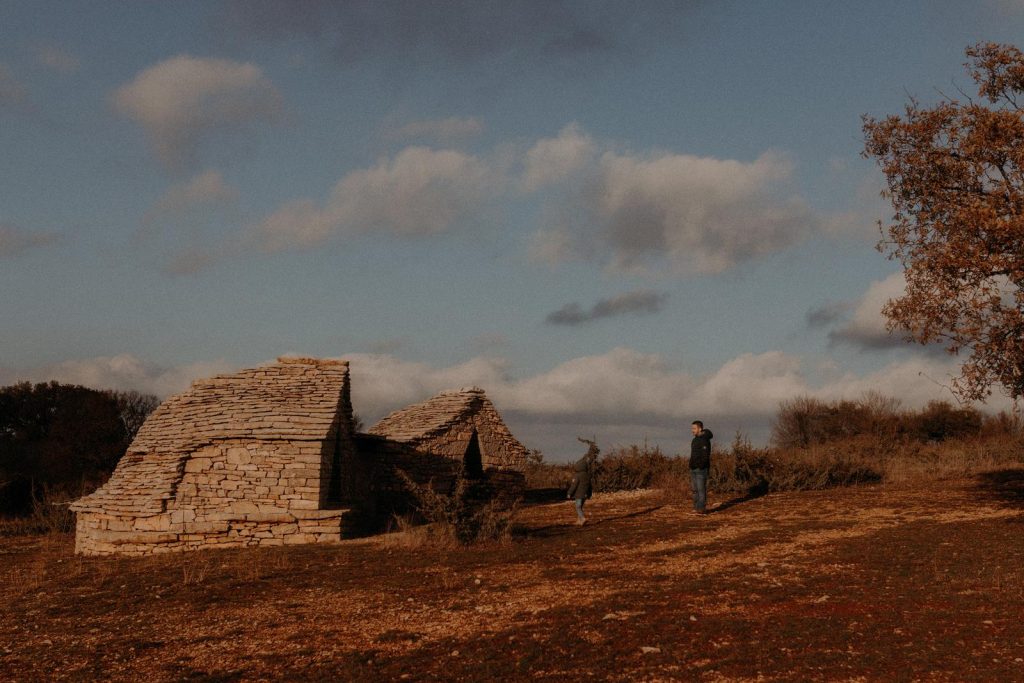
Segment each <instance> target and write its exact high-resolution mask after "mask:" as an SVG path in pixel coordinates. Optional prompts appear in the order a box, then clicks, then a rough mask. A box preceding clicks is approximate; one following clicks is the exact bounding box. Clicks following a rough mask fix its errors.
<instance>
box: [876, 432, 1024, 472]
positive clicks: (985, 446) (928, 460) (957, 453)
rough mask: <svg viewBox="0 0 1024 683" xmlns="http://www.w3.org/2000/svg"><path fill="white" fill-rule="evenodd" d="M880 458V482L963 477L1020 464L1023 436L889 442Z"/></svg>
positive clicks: (1021, 461)
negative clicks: (881, 473) (924, 441)
mask: <svg viewBox="0 0 1024 683" xmlns="http://www.w3.org/2000/svg"><path fill="white" fill-rule="evenodd" d="M881 461H882V466H883V470H884V481H885V482H886V483H890V484H914V483H921V482H928V481H943V480H957V479H967V478H970V477H973V476H975V475H977V474H979V473H981V472H986V471H991V470H997V469H1005V468H1007V467H1020V466H1021V465H1024V437H1021V436H1017V437H1011V436H994V437H990V438H986V439H957V440H951V441H944V442H942V443H924V444H923V443H919V442H912V441H908V442H904V443H898V444H895V445H893V446H892V448H891V449H889V450H888V452H887V453H886V454H885V455H884V456H883V457H882V458H881Z"/></svg>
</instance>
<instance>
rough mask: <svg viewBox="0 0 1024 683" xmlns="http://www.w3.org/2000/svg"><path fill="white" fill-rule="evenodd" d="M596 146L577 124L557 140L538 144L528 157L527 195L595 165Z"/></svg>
mask: <svg viewBox="0 0 1024 683" xmlns="http://www.w3.org/2000/svg"><path fill="white" fill-rule="evenodd" d="M595 151H596V145H595V144H594V140H593V139H592V138H591V137H590V136H589V135H587V134H586V133H584V132H583V131H582V130H581V129H580V127H579V125H577V124H576V123H575V122H574V123H570V124H569V125H568V126H566V127H565V128H563V129H562V130H561V132H560V133H559V134H558V137H556V138H546V139H543V140H538V141H537V143H536V144H535V145H534V146H533V147H532V148H530V150H529V151H527V153H526V158H525V160H524V169H523V177H522V181H521V182H522V186H523V189H525V190H526V191H533V190H537V189H539V188H541V187H543V186H545V185H550V184H553V183H557V182H561V181H563V180H565V179H566V178H568V177H569V176H571V175H573V174H574V173H576V172H577V171H579V170H580V169H582V168H583V167H585V166H586V165H587V164H588V163H590V162H592V160H593V156H594V153H595Z"/></svg>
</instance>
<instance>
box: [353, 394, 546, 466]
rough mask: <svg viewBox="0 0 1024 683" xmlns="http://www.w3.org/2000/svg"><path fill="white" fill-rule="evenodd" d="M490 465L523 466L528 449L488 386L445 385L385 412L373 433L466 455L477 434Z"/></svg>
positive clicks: (452, 454) (453, 455)
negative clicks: (511, 428) (488, 392)
mask: <svg viewBox="0 0 1024 683" xmlns="http://www.w3.org/2000/svg"><path fill="white" fill-rule="evenodd" d="M474 430H475V431H476V433H477V439H478V441H479V444H480V453H481V461H482V464H483V466H484V468H485V469H487V468H497V469H502V470H513V471H522V469H523V468H524V466H525V464H526V458H527V455H528V451H527V450H526V447H525V446H523V444H521V443H519V441H518V440H517V439H516V438H515V437H514V436H512V432H510V431H509V429H508V427H507V426H506V425H505V422H504V420H502V419H501V415H499V414H498V411H497V409H496V408H495V407H494V404H493V403H491V400H490V399H489V398H487V396H486V394H485V393H484V391H483V389H480V388H478V387H470V388H465V389H459V390H457V391H445V392H442V393H440V394H438V395H437V396H434V397H433V398H430V399H427V400H426V401H424V402H422V403H417V404H416V405H412V406H409V407H408V408H403V409H401V410H397V411H395V412H393V413H391V414H390V415H388V416H386V417H385V418H384V419H382V420H381V421H380V422H378V423H377V424H376V425H374V426H373V427H372V428H371V429H370V431H369V433H370V434H373V435H377V436H382V437H385V438H387V439H389V440H391V441H397V442H399V443H403V444H407V445H409V446H412V447H414V448H416V449H418V450H420V451H424V452H427V453H434V454H437V455H444V456H447V457H450V458H455V459H459V460H461V458H462V457H463V456H464V455H465V453H466V449H467V448H468V446H469V442H470V439H472V437H473V432H474Z"/></svg>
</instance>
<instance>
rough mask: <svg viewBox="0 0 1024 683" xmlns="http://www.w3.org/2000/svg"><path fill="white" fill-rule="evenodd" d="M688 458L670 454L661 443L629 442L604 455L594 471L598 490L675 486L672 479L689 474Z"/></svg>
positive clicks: (596, 489)
mask: <svg viewBox="0 0 1024 683" xmlns="http://www.w3.org/2000/svg"><path fill="white" fill-rule="evenodd" d="M687 467H688V465H687V461H686V460H684V459H682V458H679V457H669V456H667V455H665V454H664V453H662V451H661V449H660V448H658V447H654V448H649V447H648V446H647V444H644V445H643V446H636V445H633V446H627V447H625V448H616V449H614V450H612V451H611V452H609V453H608V454H607V455H605V456H604V457H602V458H601V459H600V460H599V461H598V463H597V468H596V470H595V472H594V491H595V492H600V493H607V492H610V491H630V490H633V489H646V488H653V487H655V486H656V485H660V486H662V487H664V486H671V482H674V481H677V480H679V479H681V478H683V475H684V474H685V475H686V477H688V476H689V474H688V473H687Z"/></svg>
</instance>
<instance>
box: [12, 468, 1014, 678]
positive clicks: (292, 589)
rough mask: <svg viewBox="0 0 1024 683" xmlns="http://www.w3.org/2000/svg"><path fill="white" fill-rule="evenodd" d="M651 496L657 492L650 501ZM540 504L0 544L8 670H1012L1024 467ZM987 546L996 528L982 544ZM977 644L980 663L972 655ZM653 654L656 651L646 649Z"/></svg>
mask: <svg viewBox="0 0 1024 683" xmlns="http://www.w3.org/2000/svg"><path fill="white" fill-rule="evenodd" d="M659 495H660V497H659ZM735 500H736V498H729V497H728V496H723V495H721V494H715V493H714V492H713V494H712V501H711V502H712V508H713V512H712V514H711V515H709V516H707V517H704V518H695V517H691V516H689V515H687V514H685V513H686V509H687V508H688V504H687V503H686V501H685V498H684V499H682V500H676V499H673V498H672V497H671V496H670V495H668V494H665V493H661V494H653V493H651V492H644V491H633V492H621V493H614V494H601V493H599V494H596V495H595V496H594V499H593V500H592V501H591V502H590V504H589V516H590V518H591V520H592V524H590V525H588V526H586V527H582V528H580V527H575V526H574V525H573V521H574V517H575V515H574V514H573V510H572V506H571V504H570V503H568V502H565V501H560V502H558V503H551V504H545V505H535V506H529V507H525V508H523V509H521V510H520V512H519V515H518V518H517V530H516V532H515V533H514V534H513V537H512V539H511V541H510V542H509V543H508V544H506V545H498V544H482V545H474V546H462V545H454V546H452V547H447V548H440V547H434V546H432V545H429V544H426V545H419V546H409V547H404V546H401V545H396V544H395V543H394V542H393V539H390V538H389V537H387V536H385V537H381V538H376V539H367V540H361V541H353V542H347V543H344V544H341V545H337V546H301V547H286V548H285V547H282V548H254V549H231V550H220V551H203V552H197V553H191V554H183V555H180V554H179V555H164V556H156V557H149V558H138V559H123V558H77V557H75V556H74V555H72V554H71V548H72V539H71V537H70V536H68V535H62V534H51V535H47V536H36V537H22V538H5V539H0V669H2V670H3V672H4V678H5V680H11V681H36V680H85V679H89V680H95V679H103V680H113V681H136V680H148V681H153V682H156V681H172V680H183V679H196V680H311V679H312V680H360V681H366V680H402V679H403V676H405V677H407V678H406V679H407V680H409V679H411V680H465V681H471V680H525V679H531V680H532V679H540V680H556V679H557V680H566V679H570V680H573V679H576V680H578V679H581V678H589V679H595V680H617V681H633V680H759V679H760V680H778V681H789V680H916V679H927V680H939V681H954V680H1019V679H1020V674H1021V672H1022V671H1024V662H1018V661H1017V659H1019V658H1022V657H1024V653H1022V652H1021V651H1020V644H1021V643H1022V642H1024V622H1022V621H1021V620H1020V619H1019V618H1018V617H1019V615H1020V614H1021V613H1024V537H1022V535H1021V534H1020V527H1021V522H1022V520H1024V470H1002V471H998V472H994V473H990V474H987V475H983V476H980V477H975V478H973V479H966V480H963V479H958V480H955V481H951V482H949V483H947V484H946V485H943V486H936V485H935V482H931V481H930V482H927V484H926V485H923V486H916V485H912V484H906V485H901V486H898V487H889V486H879V485H875V486H859V487H848V488H837V489H833V490H829V491H809V492H785V493H777V494H768V495H766V496H763V497H760V498H757V499H752V500H744V499H740V502H738V503H736V502H734V501H735ZM978 539H984V542H983V543H979V541H978ZM962 643H969V644H970V650H971V652H972V656H970V657H965V656H963V652H964V645H963V644H962ZM645 648H646V649H645Z"/></svg>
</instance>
